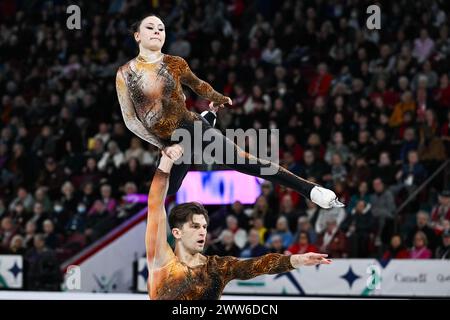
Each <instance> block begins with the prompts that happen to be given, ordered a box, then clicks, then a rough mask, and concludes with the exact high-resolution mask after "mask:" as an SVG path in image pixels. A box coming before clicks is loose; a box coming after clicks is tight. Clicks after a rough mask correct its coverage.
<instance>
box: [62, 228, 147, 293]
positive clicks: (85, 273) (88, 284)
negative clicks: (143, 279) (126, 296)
mask: <svg viewBox="0 0 450 320" xmlns="http://www.w3.org/2000/svg"><path fill="white" fill-rule="evenodd" d="M145 227H146V221H145V220H144V221H142V222H140V223H139V224H137V225H135V226H134V227H133V228H131V229H130V230H128V232H126V233H125V234H123V235H121V236H120V237H119V238H117V239H115V240H114V241H113V242H111V243H109V244H108V245H107V246H106V247H104V248H102V249H101V250H100V251H98V252H97V253H95V254H94V255H93V256H91V257H89V258H88V259H86V260H85V261H83V262H82V263H81V264H80V265H79V267H80V269H79V270H80V271H79V274H80V276H81V281H80V288H79V289H78V288H74V290H77V291H82V292H131V291H132V290H131V289H132V286H133V262H134V261H135V260H136V258H139V257H142V255H143V254H144V253H145V241H144V240H145V239H144V235H145ZM70 289H71V288H70V285H68V283H65V285H64V286H63V290H70Z"/></svg>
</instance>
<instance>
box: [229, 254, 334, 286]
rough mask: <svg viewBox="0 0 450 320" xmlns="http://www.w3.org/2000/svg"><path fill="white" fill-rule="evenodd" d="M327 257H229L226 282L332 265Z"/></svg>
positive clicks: (299, 255)
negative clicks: (300, 268)
mask: <svg viewBox="0 0 450 320" xmlns="http://www.w3.org/2000/svg"><path fill="white" fill-rule="evenodd" d="M327 256H328V255H327V254H321V253H313V252H309V253H305V254H293V255H290V256H288V255H283V254H279V253H269V254H266V255H263V256H261V257H257V258H251V259H246V260H239V259H237V258H234V257H227V259H228V261H227V262H226V263H225V268H226V270H225V272H226V282H228V281H230V280H233V279H240V280H248V279H251V278H254V277H257V276H260V275H263V274H278V273H283V272H288V271H291V270H294V269H296V268H299V267H301V266H313V265H317V264H330V263H331V260H329V259H326V257H327Z"/></svg>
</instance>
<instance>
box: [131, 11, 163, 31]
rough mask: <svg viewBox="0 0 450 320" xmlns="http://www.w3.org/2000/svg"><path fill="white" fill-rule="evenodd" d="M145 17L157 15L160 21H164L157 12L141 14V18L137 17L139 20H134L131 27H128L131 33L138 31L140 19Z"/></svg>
mask: <svg viewBox="0 0 450 320" xmlns="http://www.w3.org/2000/svg"><path fill="white" fill-rule="evenodd" d="M147 17H157V18H158V19H159V20H161V21H162V23H164V20H163V19H162V18H161V17H160V16H159V15H157V14H154V13H150V14H145V15H143V16H141V18H139V20H136V21H135V22H133V23H132V24H131V27H130V32H131V35H134V33H135V32H138V31H139V27H140V26H141V23H142V20H144V19H145V18H147Z"/></svg>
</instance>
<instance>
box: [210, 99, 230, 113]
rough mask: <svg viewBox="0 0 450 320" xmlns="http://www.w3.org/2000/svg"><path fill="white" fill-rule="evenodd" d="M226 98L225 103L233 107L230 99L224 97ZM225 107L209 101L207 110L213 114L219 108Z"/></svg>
mask: <svg viewBox="0 0 450 320" xmlns="http://www.w3.org/2000/svg"><path fill="white" fill-rule="evenodd" d="M226 98H227V102H226V103H228V104H229V105H230V106H231V105H233V101H232V100H231V98H230V97H226ZM223 107H225V105H224V104H223V103H222V104H216V103H215V102H214V101H211V102H210V103H209V110H211V111H213V112H217V111H218V110H219V109H220V108H223Z"/></svg>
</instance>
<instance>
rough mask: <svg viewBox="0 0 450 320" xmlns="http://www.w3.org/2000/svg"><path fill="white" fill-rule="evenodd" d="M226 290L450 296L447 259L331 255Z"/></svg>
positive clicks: (141, 283) (141, 284)
mask: <svg viewBox="0 0 450 320" xmlns="http://www.w3.org/2000/svg"><path fill="white" fill-rule="evenodd" d="M138 265H139V270H140V272H139V275H138V279H137V281H138V283H137V289H138V291H140V292H146V291H147V282H146V281H147V279H146V275H147V272H146V271H144V270H143V269H144V268H145V267H146V259H145V258H141V259H140V261H139V264H138ZM224 293H225V294H249V295H253V294H267V295H279V294H281V295H283V294H289V295H322V296H335V295H342V296H397V297H402V296H403V297H412V296H419V297H432V296H436V297H450V261H448V260H447V261H445V260H391V261H390V262H389V263H387V264H384V265H383V264H381V263H380V262H379V261H378V260H374V259H333V263H332V264H331V265H320V266H317V267H302V268H299V269H296V270H293V271H291V272H288V273H283V274H278V275H263V276H259V277H256V278H254V279H251V280H245V281H243V280H233V281H231V282H230V283H229V284H228V285H227V286H226V288H225V290H224Z"/></svg>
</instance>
